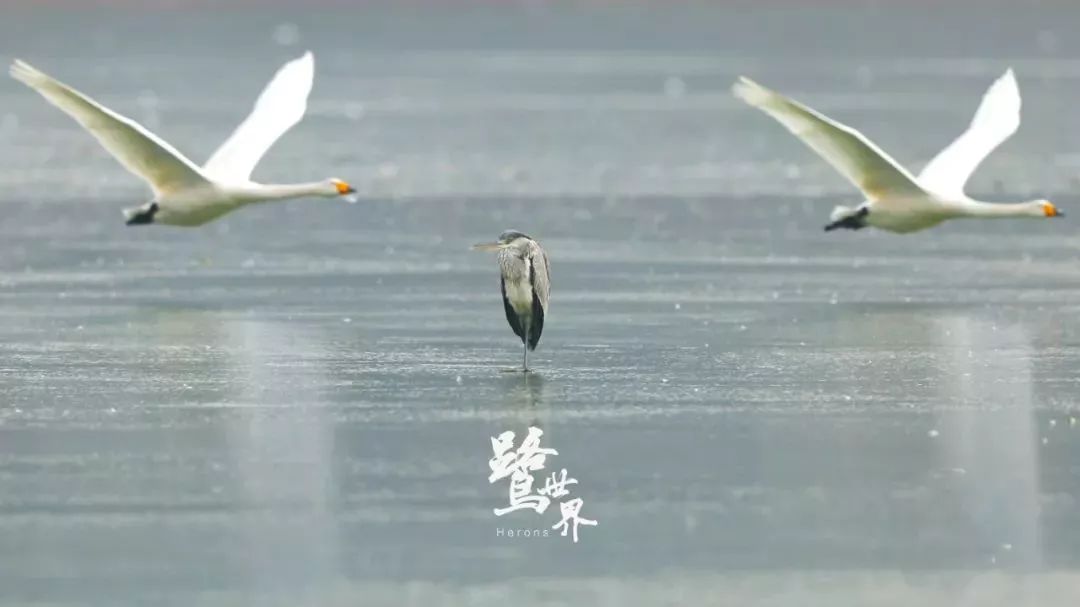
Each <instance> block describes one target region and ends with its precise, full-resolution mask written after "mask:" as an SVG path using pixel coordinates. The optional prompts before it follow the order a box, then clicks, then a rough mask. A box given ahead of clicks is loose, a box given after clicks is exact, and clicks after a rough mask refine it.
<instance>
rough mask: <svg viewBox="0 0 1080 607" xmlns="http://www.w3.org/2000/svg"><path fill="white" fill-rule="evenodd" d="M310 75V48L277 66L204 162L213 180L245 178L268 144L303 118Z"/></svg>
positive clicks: (312, 72) (312, 64)
mask: <svg viewBox="0 0 1080 607" xmlns="http://www.w3.org/2000/svg"><path fill="white" fill-rule="evenodd" d="M314 78H315V58H314V57H313V56H312V54H311V51H308V52H306V53H304V55H303V56H302V57H300V58H298V59H294V60H292V61H290V62H288V63H286V64H285V65H283V66H282V67H281V68H280V69H278V71H277V73H276V74H275V75H274V77H273V79H271V80H270V84H268V85H266V88H265V89H263V92H262V94H261V95H259V99H258V100H257V101H256V102H255V109H253V110H252V111H251V114H250V115H249V116H248V117H247V119H245V120H244V122H243V123H241V124H240V126H239V127H237V128H236V130H235V131H233V134H232V135H230V136H229V138H228V139H227V140H226V141H225V143H223V144H221V147H220V148H218V150H217V151H216V152H214V154H213V155H212V156H211V157H210V160H207V161H206V165H204V166H203V170H204V171H206V173H207V174H208V175H210V176H212V177H214V178H216V179H220V180H224V181H231V182H244V181H247V180H248V179H249V178H250V177H251V172H252V171H253V170H254V169H255V165H256V164H258V163H259V160H260V159H261V158H262V157H263V155H264V154H266V151H267V150H269V149H270V146H272V145H274V142H275V141H277V140H278V138H280V137H281V136H282V135H284V134H285V132H286V131H288V130H289V129H290V128H292V127H293V125H295V124H296V123H297V122H300V119H301V118H303V117H304V112H305V111H306V110H307V99H308V94H310V93H311V84H312V81H313V80H314Z"/></svg>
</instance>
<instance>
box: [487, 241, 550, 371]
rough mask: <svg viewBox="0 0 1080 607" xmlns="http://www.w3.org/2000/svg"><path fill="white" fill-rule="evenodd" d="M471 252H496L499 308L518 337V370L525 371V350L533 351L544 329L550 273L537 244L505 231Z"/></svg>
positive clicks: (542, 252) (527, 351) (542, 251)
mask: <svg viewBox="0 0 1080 607" xmlns="http://www.w3.org/2000/svg"><path fill="white" fill-rule="evenodd" d="M473 250H474V251H498V253H499V254H498V260H499V273H500V274H501V275H502V297H503V308H504V309H505V311H506V320H507V322H509V323H510V328H511V329H513V330H514V333H515V334H516V335H517V336H518V337H520V338H521V342H522V344H523V345H524V346H525V354H524V356H523V357H522V359H521V370H522V371H523V372H527V371H528V370H529V350H535V349H536V344H537V343H539V342H540V333H542V332H543V330H544V317H545V316H546V315H547V307H548V292H549V291H550V290H551V272H550V270H549V269H548V267H549V266H548V256H547V253H545V252H544V249H543V248H541V247H540V243H538V242H536V241H535V240H533V239H532V238H530V237H529V236H526V235H525V234H522V233H521V232H518V231H517V230H507V231H505V232H503V233H502V234H500V235H499V240H497V241H495V242H492V243H484V244H477V245H473Z"/></svg>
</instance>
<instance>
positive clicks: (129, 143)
mask: <svg viewBox="0 0 1080 607" xmlns="http://www.w3.org/2000/svg"><path fill="white" fill-rule="evenodd" d="M10 73H11V76H12V77H13V78H15V79H16V80H18V81H19V82H22V83H23V84H25V85H27V86H29V87H30V88H32V89H34V90H35V91H37V92H38V93H40V94H41V96H42V97H44V98H45V99H46V100H47V101H48V102H49V103H51V104H53V105H55V106H56V107H58V108H60V109H61V110H63V111H64V112H65V113H67V114H68V115H69V116H71V117H72V118H74V119H75V121H76V122H78V123H79V124H80V125H82V127H83V128H84V129H86V130H87V131H89V132H90V134H91V135H93V136H94V138H95V139H97V140H98V142H99V143H100V144H101V145H102V147H104V148H105V149H106V150H108V152H109V153H110V154H112V155H113V156H114V157H115V158H116V159H117V160H119V161H120V164H122V165H124V167H125V168H127V170H129V171H131V172H132V173H135V174H136V175H138V176H139V177H142V178H143V179H144V180H145V181H146V182H147V183H149V184H150V187H151V188H152V189H153V190H154V194H155V195H156V196H158V197H160V196H162V195H164V194H168V193H170V192H174V191H177V190H182V189H185V188H189V187H196V186H200V185H204V184H206V183H207V180H206V178H205V177H204V176H203V174H202V172H201V171H200V170H199V168H198V167H196V166H195V164H194V163H192V162H191V161H190V160H188V159H187V158H185V157H184V155H183V154H181V153H180V152H178V151H176V149H175V148H173V147H172V146H171V145H169V144H168V143H166V142H165V141H164V140H162V139H161V138H160V137H158V136H157V135H155V134H153V133H151V132H150V131H148V130H147V129H146V128H145V127H143V126H142V125H140V124H139V123H137V122H135V121H134V120H132V119H130V118H127V117H125V116H121V115H120V114H117V113H116V112H114V111H112V110H110V109H109V108H107V107H105V106H103V105H101V104H100V103H98V102H96V101H94V100H93V99H91V98H90V97H87V96H86V95H84V94H82V93H80V92H79V91H76V90H75V89H73V88H71V87H69V86H67V85H65V84H64V83H62V82H60V81H58V80H56V79H54V78H52V77H51V76H49V75H47V74H45V73H44V72H41V71H39V70H37V69H35V68H33V67H31V66H30V65H29V64H27V63H25V62H23V61H19V60H16V61H15V62H14V63H12V64H11V69H10Z"/></svg>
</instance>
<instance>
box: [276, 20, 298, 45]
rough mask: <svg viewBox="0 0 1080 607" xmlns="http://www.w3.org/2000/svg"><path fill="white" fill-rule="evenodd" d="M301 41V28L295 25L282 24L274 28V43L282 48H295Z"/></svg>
mask: <svg viewBox="0 0 1080 607" xmlns="http://www.w3.org/2000/svg"><path fill="white" fill-rule="evenodd" d="M299 41H300V28H299V27H297V25H296V24H295V23H280V24H278V26H277V27H275V28H274V42H276V43H277V44H280V45H281V46H293V45H294V44H296V43H297V42H299Z"/></svg>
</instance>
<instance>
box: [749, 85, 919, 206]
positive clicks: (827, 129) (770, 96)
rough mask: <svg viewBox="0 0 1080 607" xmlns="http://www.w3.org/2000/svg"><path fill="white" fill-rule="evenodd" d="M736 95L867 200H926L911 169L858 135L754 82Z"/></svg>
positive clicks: (861, 135) (847, 127) (860, 134)
mask: <svg viewBox="0 0 1080 607" xmlns="http://www.w3.org/2000/svg"><path fill="white" fill-rule="evenodd" d="M732 93H734V95H735V96H736V97H738V98H739V99H742V100H743V101H745V102H746V103H748V104H750V105H752V106H754V107H756V108H758V109H760V110H761V111H763V112H765V113H766V114H768V115H769V116H772V117H773V118H774V119H775V120H776V121H777V122H779V123H780V124H782V125H784V127H785V128H787V130H788V131H791V133H792V134H793V135H795V136H796V137H798V138H799V139H801V140H802V141H803V143H805V144H806V145H808V146H810V148H811V149H812V150H814V151H815V152H817V154H818V155H819V156H821V157H822V158H824V159H825V161H827V162H828V163H829V164H830V165H832V167H833V168H835V169H836V170H837V171H839V172H840V174H841V175H843V176H844V177H846V178H847V179H848V181H850V182H851V183H852V184H854V185H855V186H856V187H857V188H859V189H860V190H862V192H863V194H865V195H866V197H867V199H868V200H874V201H878V200H889V199H897V198H900V199H902V198H904V197H911V196H917V197H920V198H922V197H925V196H926V191H925V190H923V189H922V188H921V187H920V186H919V184H918V183H917V182H916V181H915V178H914V177H913V176H912V175H911V174H910V173H908V172H907V170H905V169H904V168H903V167H902V166H900V165H899V164H898V163H897V162H896V161H895V160H893V159H892V158H890V157H889V156H888V154H886V153H885V152H883V151H881V149H880V148H878V147H877V146H876V145H874V143H873V142H872V141H870V140H869V139H867V138H866V137H865V136H864V135H863V134H862V133H860V132H859V131H857V130H855V129H853V128H851V127H849V126H847V125H844V124H841V123H839V122H837V121H835V120H832V119H831V118H829V117H828V116H825V115H824V114H821V113H820V112H817V111H816V110H813V109H811V108H809V107H807V106H805V105H803V104H801V103H799V102H798V101H795V100H794V99H789V98H788V97H784V96H783V95H781V94H779V93H776V92H774V91H771V90H769V89H767V88H765V87H763V86H761V85H760V84H758V83H756V82H754V81H753V80H750V79H749V78H745V77H742V78H739V80H738V81H737V82H736V83H735V85H734V86H733V87H732Z"/></svg>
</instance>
